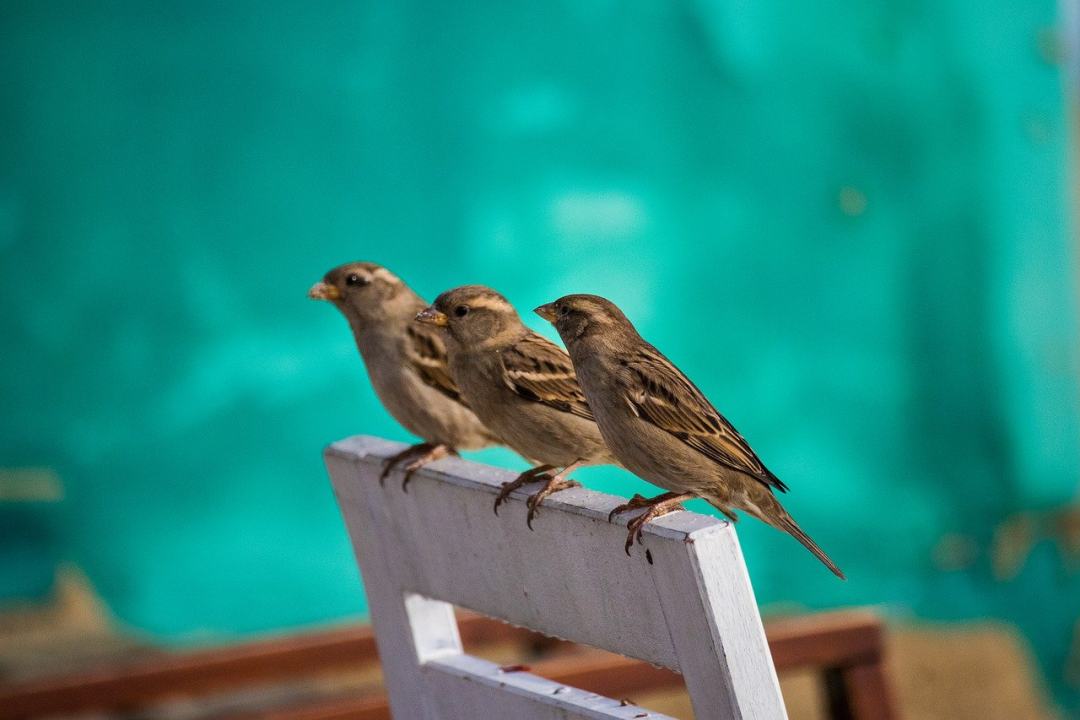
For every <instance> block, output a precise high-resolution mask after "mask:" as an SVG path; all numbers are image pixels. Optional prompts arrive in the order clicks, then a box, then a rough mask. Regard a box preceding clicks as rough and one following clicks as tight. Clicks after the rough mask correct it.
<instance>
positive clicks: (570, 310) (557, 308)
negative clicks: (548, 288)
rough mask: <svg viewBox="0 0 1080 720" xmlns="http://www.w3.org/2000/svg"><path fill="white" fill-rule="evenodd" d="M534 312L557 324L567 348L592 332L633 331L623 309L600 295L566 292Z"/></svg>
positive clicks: (607, 333) (605, 333)
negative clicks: (568, 293) (567, 293)
mask: <svg viewBox="0 0 1080 720" xmlns="http://www.w3.org/2000/svg"><path fill="white" fill-rule="evenodd" d="M534 312H535V313H536V314H537V315H539V316H540V317H542V318H544V319H545V320H547V321H548V322H550V323H551V324H552V325H554V326H555V329H556V330H558V331H559V336H560V337H561V338H562V340H563V343H565V344H566V346H567V347H570V345H571V344H572V343H574V342H576V341H578V340H580V339H582V338H584V337H586V336H589V335H593V334H603V335H609V334H613V333H624V332H626V331H630V332H633V331H634V328H633V325H631V324H630V321H629V320H627V319H626V316H625V315H623V312H622V310H620V309H619V308H618V307H617V306H616V305H615V303H613V302H611V301H610V300H608V299H606V298H602V297H600V296H599V295H564V296H563V297H561V298H559V299H558V300H556V301H555V302H550V303H548V304H546V305H541V306H540V307H538V308H536V310H534Z"/></svg>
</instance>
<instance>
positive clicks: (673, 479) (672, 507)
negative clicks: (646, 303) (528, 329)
mask: <svg viewBox="0 0 1080 720" xmlns="http://www.w3.org/2000/svg"><path fill="white" fill-rule="evenodd" d="M535 312H536V313H537V314H538V315H540V316H541V317H542V318H544V319H545V320H548V321H549V322H551V323H552V324H553V325H554V326H555V328H556V329H557V330H558V332H559V335H560V336H561V337H562V340H563V342H564V343H565V344H566V348H567V350H568V351H569V353H570V357H571V359H572V360H573V363H574V369H575V370H576V371H577V377H578V380H579V382H580V383H581V388H582V390H583V391H584V393H585V397H586V398H587V400H588V402H589V407H590V408H592V411H593V413H594V414H595V416H596V422H597V424H598V425H599V427H600V432H601V434H602V435H603V437H604V439H605V440H606V441H607V444H608V447H609V448H610V449H611V452H612V453H613V454H614V456H615V457H616V458H617V459H618V461H619V462H620V463H621V464H622V466H623V467H625V468H626V469H627V470H629V471H630V472H632V473H634V474H636V475H638V476H640V477H642V478H643V479H645V480H648V481H649V482H651V483H653V484H654V485H658V486H660V487H662V488H664V489H665V490H667V491H668V492H665V493H663V494H662V495H659V496H657V497H654V498H644V497H642V496H640V495H635V496H634V497H633V498H632V499H631V500H630V502H628V503H626V504H624V505H620V506H619V507H617V508H615V510H613V511H612V513H611V515H610V516H609V519H611V518H613V517H614V516H615V515H616V514H618V513H620V512H625V511H627V510H632V509H635V508H648V510H647V511H646V512H645V513H643V514H641V515H639V516H637V517H635V518H634V519H632V520H631V521H630V523H629V526H628V527H629V534H628V535H627V538H626V545H625V550H626V553H627V554H628V555H629V554H630V547H631V545H632V544H633V541H634V537H635V534H636V536H637V539H638V542H639V543H640V542H641V529H642V526H643V525H644V524H645V523H647V522H648V521H649V520H652V519H653V518H656V517H659V516H660V515H664V514H666V513H668V512H674V511H676V510H681V509H682V505H681V503H683V502H685V501H686V500H690V499H692V498H702V499H704V500H706V501H707V502H708V503H709V504H710V505H712V506H713V507H715V508H717V509H718V510H719V511H720V512H722V513H723V514H724V515H725V516H726V517H727V518H728V519H730V520H731V521H733V522H734V521H735V520H737V516H736V515H735V514H734V513H733V512H732V510H733V509H738V510H741V511H743V512H746V513H748V514H750V515H753V516H754V517H756V518H758V519H759V520H761V521H763V522H765V523H767V524H769V525H772V526H773V527H775V528H777V529H779V530H782V531H784V532H786V533H789V534H790V535H792V536H793V537H794V538H795V539H796V540H798V541H799V542H800V543H802V544H803V545H804V546H805V547H806V549H807V550H809V551H810V552H811V553H813V554H814V555H815V556H816V557H817V559H818V560H820V561H821V562H822V563H824V565H825V566H826V567H827V568H829V570H831V571H832V572H833V573H834V574H835V575H836V576H837V577H839V578H841V579H844V574H843V573H842V572H841V571H840V568H838V567H837V566H836V564H835V563H833V561H832V560H830V559H829V557H828V556H827V555H826V554H825V553H824V551H822V549H821V548H820V547H818V545H817V543H815V542H814V541H813V540H812V539H811V538H810V536H809V535H807V534H806V533H805V532H803V530H802V529H801V528H800V527H799V526H798V525H797V524H796V523H795V520H793V519H792V517H791V515H790V514H788V512H787V511H786V510H785V509H784V508H783V506H781V504H780V501H779V500H777V498H776V495H775V493H776V492H777V491H779V492H786V491H787V486H786V485H785V484H784V483H783V482H782V481H781V480H780V479H779V478H778V477H776V475H774V474H773V473H772V472H770V471H769V469H768V468H766V467H765V465H764V464H763V463H762V462H761V460H760V459H759V458H758V456H757V455H756V454H755V453H754V451H753V450H752V449H751V448H750V445H749V444H748V443H747V442H746V440H745V439H744V438H743V436H742V435H740V434H739V432H738V431H737V430H736V429H735V427H734V426H733V425H732V424H731V423H730V422H728V421H727V419H726V418H725V417H724V416H723V415H721V414H720V413H719V412H717V410H716V408H714V407H713V406H712V404H711V403H710V402H709V401H708V400H707V399H706V398H705V396H704V395H703V394H702V392H701V391H700V390H698V389H697V387H696V386H695V385H694V384H693V383H692V382H690V380H689V379H688V378H687V377H686V375H684V374H683V373H682V372H681V371H680V370H679V369H678V368H677V367H675V365H674V364H672V362H671V361H670V360H668V359H667V358H666V357H664V355H663V354H662V353H661V352H660V351H659V350H657V349H656V348H655V347H653V346H652V345H650V344H649V343H648V342H646V341H645V340H644V339H643V338H642V337H641V335H639V334H638V332H637V330H636V329H635V328H634V326H633V325H632V324H631V323H630V321H629V320H628V319H627V318H626V316H625V315H624V314H623V313H622V311H621V310H619V308H618V307H616V306H615V304H614V303H612V302H611V301H609V300H606V299H604V298H602V297H599V296H596V295H567V296H565V297H562V298H560V299H558V300H556V301H555V302H552V303H548V304H547V305H541V306H540V307H538V308H536V310H535Z"/></svg>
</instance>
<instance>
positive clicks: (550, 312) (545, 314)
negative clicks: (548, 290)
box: [533, 303, 555, 323]
mask: <svg viewBox="0 0 1080 720" xmlns="http://www.w3.org/2000/svg"><path fill="white" fill-rule="evenodd" d="M533 312H534V313H536V314H537V315H539V316H540V317H542V318H544V319H545V320H547V321H548V322H550V323H553V322H555V303H548V304H547V305H541V306H540V307H538V308H536V309H535V310H533Z"/></svg>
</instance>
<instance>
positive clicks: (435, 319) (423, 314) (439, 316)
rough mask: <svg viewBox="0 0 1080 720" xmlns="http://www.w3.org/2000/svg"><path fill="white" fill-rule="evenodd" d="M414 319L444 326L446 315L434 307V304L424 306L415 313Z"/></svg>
mask: <svg viewBox="0 0 1080 720" xmlns="http://www.w3.org/2000/svg"><path fill="white" fill-rule="evenodd" d="M416 321H417V322H422V323H424V324H426V325H435V326H437V327H446V324H447V317H446V313H441V312H439V311H438V310H436V309H435V306H434V305H432V306H431V307H428V308H425V309H423V310H421V311H420V312H418V313H416Z"/></svg>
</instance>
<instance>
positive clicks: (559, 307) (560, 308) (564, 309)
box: [555, 305, 570, 315]
mask: <svg viewBox="0 0 1080 720" xmlns="http://www.w3.org/2000/svg"><path fill="white" fill-rule="evenodd" d="M555 312H556V313H557V314H559V315H565V314H566V313H568V312H570V308H568V307H566V306H565V305H556V306H555Z"/></svg>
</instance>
